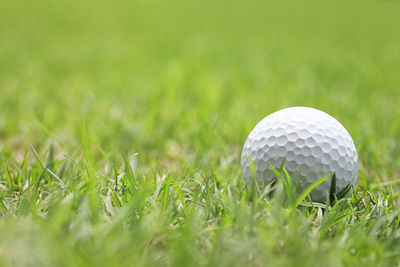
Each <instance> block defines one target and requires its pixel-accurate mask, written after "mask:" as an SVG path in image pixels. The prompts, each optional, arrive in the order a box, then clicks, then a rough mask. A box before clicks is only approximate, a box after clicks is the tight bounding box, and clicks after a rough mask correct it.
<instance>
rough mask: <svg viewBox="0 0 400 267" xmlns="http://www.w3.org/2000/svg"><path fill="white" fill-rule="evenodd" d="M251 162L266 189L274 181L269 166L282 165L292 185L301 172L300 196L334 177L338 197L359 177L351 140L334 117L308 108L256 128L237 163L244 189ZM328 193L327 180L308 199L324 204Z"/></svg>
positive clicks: (287, 111)
mask: <svg viewBox="0 0 400 267" xmlns="http://www.w3.org/2000/svg"><path fill="white" fill-rule="evenodd" d="M249 158H251V160H252V161H253V162H254V167H255V174H256V178H257V180H258V181H259V182H261V181H264V182H266V183H269V182H271V181H272V180H273V179H274V178H275V177H276V175H275V173H274V172H273V171H272V168H271V165H272V166H273V167H274V168H275V169H277V170H279V168H280V166H281V163H282V161H283V159H285V169H286V170H287V171H288V173H289V175H290V176H291V177H292V179H295V181H297V177H298V173H299V169H300V183H301V189H302V190H304V189H306V188H307V187H308V186H309V185H311V184H312V183H314V182H315V181H317V180H318V179H320V178H322V177H324V176H325V175H327V174H330V175H332V174H333V173H336V192H339V191H340V190H342V189H343V188H344V187H345V186H346V185H347V184H349V183H355V181H356V179H357V176H358V156H357V151H356V148H355V145H354V142H353V140H352V138H351V136H350V134H349V133H348V132H347V131H346V129H345V128H344V127H343V126H342V125H341V124H340V123H339V122H338V121H337V120H336V119H335V118H333V117H332V116H330V115H328V114H326V113H325V112H322V111H320V110H317V109H313V108H307V107H292V108H286V109H282V110H279V111H277V112H275V113H272V114H271V115H269V116H267V117H265V118H264V119H263V120H262V121H260V122H259V123H258V124H257V125H256V126H255V127H254V129H253V130H252V131H251V133H250V135H249V137H248V138H247V140H246V142H245V144H244V147H243V151H242V157H241V165H242V175H243V179H244V181H245V182H246V183H248V182H250V181H251V180H252V172H251V168H250V162H249ZM329 189H330V179H328V180H327V181H325V182H324V183H322V184H321V185H319V186H318V187H317V188H315V189H314V190H313V191H312V192H311V198H312V199H313V200H314V201H324V200H325V199H326V195H327V193H328V192H329Z"/></svg>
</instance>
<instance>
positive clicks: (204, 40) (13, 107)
mask: <svg viewBox="0 0 400 267" xmlns="http://www.w3.org/2000/svg"><path fill="white" fill-rule="evenodd" d="M399 7H400V5H399V4H398V3H396V2H395V1H382V2H378V1H363V2H361V1H349V2H347V1H336V2H334V1H304V2H301V3H299V2H292V1H282V2H278V1H218V2H215V1H201V2H192V1H181V0H172V1H159V0H150V1H121V0H117V1H92V0H89V1H76V0H73V1H65V0H60V1H42V0H39V1H28V2H27V1H20V0H17V1H2V2H0V157H1V159H3V160H6V161H7V162H9V165H10V166H9V167H10V169H11V170H13V171H15V170H16V169H17V168H16V166H17V164H20V163H21V162H22V161H23V158H24V154H25V153H26V152H27V151H30V150H31V146H33V147H34V148H35V149H36V150H37V151H38V153H39V154H40V155H42V156H43V157H44V156H45V155H47V154H46V153H47V151H49V147H50V146H53V147H54V148H55V154H56V156H57V157H58V158H59V159H61V158H62V157H63V155H64V154H66V155H71V156H72V157H73V158H74V159H77V160H82V161H84V162H85V161H91V162H92V166H93V168H94V171H95V172H96V173H107V171H108V170H109V168H110V166H109V163H110V162H116V164H117V165H120V164H122V161H123V156H130V155H133V154H135V153H138V154H137V156H136V160H137V163H136V164H137V169H136V170H137V172H139V173H143V174H145V175H146V174H150V173H157V174H160V175H161V174H166V173H169V174H173V175H175V178H176V179H177V180H178V181H179V180H183V179H184V178H185V177H186V176H187V175H192V174H193V173H194V170H199V171H200V172H207V171H209V170H210V169H211V170H212V169H214V170H215V171H216V172H219V173H223V174H224V175H222V178H221V179H222V180H224V181H229V180H230V179H234V180H235V181H236V180H238V179H240V166H239V160H238V159H239V156H240V151H241V148H242V145H243V143H244V141H245V139H246V137H247V135H248V133H249V132H250V130H251V129H252V127H254V125H255V124H256V123H257V122H258V121H259V120H261V119H262V118H263V117H264V116H266V115H268V114H269V113H271V112H273V111H276V110H277V109H281V108H284V107H288V106H311V107H315V108H318V109H321V110H323V111H325V112H327V113H329V114H331V115H332V116H334V117H336V118H337V119H338V120H339V121H340V122H342V124H343V125H344V126H345V127H346V128H347V129H348V131H349V132H350V134H351V135H352V136H353V139H354V141H355V144H356V146H357V149H358V153H359V157H360V182H359V185H361V186H363V188H367V187H368V186H369V185H370V184H371V183H378V182H382V181H389V180H392V179H395V177H396V176H397V177H398V175H399V166H400V159H399V158H400V157H399V156H400V152H399V145H398V140H399V138H400V107H399V103H400V27H399V25H400V16H399V14H400V12H399V11H400V8H399ZM29 158H32V162H33V161H34V159H33V156H32V154H30V156H29ZM89 159H90V160H89ZM189 168H190V169H191V170H193V171H192V172H190V171H187V169H189ZM226 169H229V171H226ZM188 172H189V173H190V174H188ZM228 174H229V175H230V176H229V175H228ZM2 177H3V178H4V177H5V176H4V171H2ZM4 179H5V178H4ZM63 179H67V180H68V179H69V178H68V175H67V176H66V178H63ZM6 213H7V212H4V211H3V212H2V214H3V215H4V214H6ZM11 214H12V213H11ZM3 227H4V228H3V229H7V227H8V224H7V223H5V224H4V225H3Z"/></svg>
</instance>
